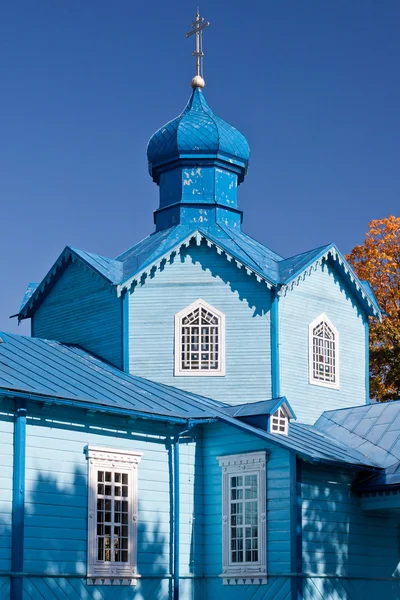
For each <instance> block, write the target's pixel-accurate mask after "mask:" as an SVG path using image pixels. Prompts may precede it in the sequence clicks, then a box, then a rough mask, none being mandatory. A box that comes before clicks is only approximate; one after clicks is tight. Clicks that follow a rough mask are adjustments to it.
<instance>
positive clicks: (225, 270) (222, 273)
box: [179, 240, 271, 317]
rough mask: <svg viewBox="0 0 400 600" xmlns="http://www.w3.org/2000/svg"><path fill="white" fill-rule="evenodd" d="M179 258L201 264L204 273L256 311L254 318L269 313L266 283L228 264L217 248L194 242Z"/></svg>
mask: <svg viewBox="0 0 400 600" xmlns="http://www.w3.org/2000/svg"><path fill="white" fill-rule="evenodd" d="M179 258H180V261H181V263H184V262H185V261H187V260H188V258H189V259H190V260H191V261H192V263H193V264H200V265H201V268H202V270H203V271H209V272H210V273H211V275H212V276H213V277H215V278H219V279H221V280H222V281H223V282H224V283H226V284H227V285H229V287H230V289H231V291H232V292H234V293H235V292H236V293H237V295H238V297H239V299H240V300H241V301H242V302H247V304H248V306H249V308H253V309H254V313H253V317H256V316H263V315H265V314H266V313H267V312H269V310H270V308H271V301H270V294H268V293H267V292H268V290H267V288H266V286H265V283H263V282H260V283H259V282H257V279H256V277H255V275H253V274H251V275H248V274H247V273H246V271H245V269H244V268H241V269H239V268H238V267H237V266H236V265H235V263H234V261H231V262H228V260H227V258H226V256H225V255H219V254H218V253H217V251H216V250H215V248H212V249H209V248H207V243H206V242H205V241H204V240H203V241H202V242H201V245H200V246H196V244H195V243H194V242H192V243H191V244H190V246H189V247H188V248H185V249H183V250H182V251H181V253H180V256H179ZM200 258H201V261H200V260H199V259H200Z"/></svg>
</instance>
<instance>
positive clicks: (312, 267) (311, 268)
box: [278, 248, 381, 319]
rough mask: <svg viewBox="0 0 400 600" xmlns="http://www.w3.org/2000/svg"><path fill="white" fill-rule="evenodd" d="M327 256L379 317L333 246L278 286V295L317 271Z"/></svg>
mask: <svg viewBox="0 0 400 600" xmlns="http://www.w3.org/2000/svg"><path fill="white" fill-rule="evenodd" d="M328 258H332V259H333V260H334V261H336V262H337V263H338V264H339V265H340V266H341V267H343V270H344V272H345V273H346V275H347V276H348V277H349V279H350V281H351V282H352V283H353V285H354V286H355V288H356V290H357V292H358V293H359V294H360V295H361V297H362V299H363V300H364V302H366V303H367V304H368V306H369V308H370V309H371V311H372V312H373V314H374V316H376V317H378V318H379V319H380V318H381V314H380V312H379V311H378V310H377V308H376V306H375V304H374V303H373V302H372V301H371V299H370V297H369V296H368V294H367V293H366V292H365V290H364V288H363V287H362V285H361V283H360V280H359V279H358V277H357V276H356V274H355V273H354V271H353V269H352V268H351V267H350V265H349V263H348V262H347V261H346V260H345V259H344V258H343V257H342V256H341V254H340V253H339V252H338V251H337V250H336V249H335V248H330V249H329V250H327V251H326V252H325V253H324V254H323V255H322V256H320V257H319V258H317V260H316V261H315V262H313V263H312V264H311V265H310V266H308V267H307V268H306V269H304V271H302V272H301V273H299V275H297V277H295V278H294V279H293V280H292V281H290V282H289V283H288V284H286V285H283V286H282V287H281V288H280V290H279V292H278V295H279V296H286V294H287V292H290V291H292V290H293V288H294V287H297V286H298V285H299V284H300V282H301V281H304V279H305V278H306V277H307V276H309V275H311V273H312V272H313V271H317V269H318V268H319V267H321V266H322V264H323V262H324V261H327V260H328Z"/></svg>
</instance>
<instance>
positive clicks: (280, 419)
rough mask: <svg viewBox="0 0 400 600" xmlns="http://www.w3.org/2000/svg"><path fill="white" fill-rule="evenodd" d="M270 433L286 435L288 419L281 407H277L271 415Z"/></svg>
mask: <svg viewBox="0 0 400 600" xmlns="http://www.w3.org/2000/svg"><path fill="white" fill-rule="evenodd" d="M270 418H271V424H270V431H271V433H282V434H283V435H287V434H288V428H289V419H288V417H287V416H286V413H285V411H284V410H283V408H282V407H279V408H278V410H277V411H275V412H274V414H273V415H271V417H270Z"/></svg>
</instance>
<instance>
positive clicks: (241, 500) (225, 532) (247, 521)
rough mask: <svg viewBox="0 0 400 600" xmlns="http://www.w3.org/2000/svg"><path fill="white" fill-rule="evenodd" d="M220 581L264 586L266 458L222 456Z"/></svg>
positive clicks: (258, 455)
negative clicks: (221, 579)
mask: <svg viewBox="0 0 400 600" xmlns="http://www.w3.org/2000/svg"><path fill="white" fill-rule="evenodd" d="M218 460H219V463H220V466H221V467H222V506H223V515H222V523H223V527H222V536H223V537H222V562H223V572H222V575H221V577H223V578H224V583H226V584H229V585H236V584H246V585H251V584H255V585H258V584H260V583H267V578H266V577H267V565H266V556H267V529H266V473H265V467H266V455H265V452H250V453H247V454H236V455H231V456H221V457H219V458H218Z"/></svg>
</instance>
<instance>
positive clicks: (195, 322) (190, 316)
mask: <svg viewBox="0 0 400 600" xmlns="http://www.w3.org/2000/svg"><path fill="white" fill-rule="evenodd" d="M175 321H176V327H175V374H176V375H224V372H225V331H224V329H225V319H224V315H223V314H222V313H221V312H220V311H218V310H217V309H215V308H213V307H212V306H210V305H209V304H207V303H206V302H204V301H203V300H197V301H196V302H194V303H193V304H191V305H190V306H188V307H187V308H186V309H184V310H183V311H181V312H180V313H178V314H177V315H176V317H175Z"/></svg>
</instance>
